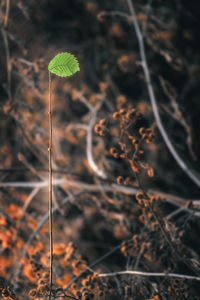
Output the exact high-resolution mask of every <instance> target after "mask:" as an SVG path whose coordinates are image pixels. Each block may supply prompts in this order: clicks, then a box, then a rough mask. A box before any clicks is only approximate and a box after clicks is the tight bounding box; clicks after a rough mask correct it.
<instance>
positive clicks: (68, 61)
mask: <svg viewBox="0 0 200 300" xmlns="http://www.w3.org/2000/svg"><path fill="white" fill-rule="evenodd" d="M48 70H49V149H48V150H49V248H50V266H49V299H51V296H52V283H53V219H52V112H51V73H53V74H55V75H57V76H60V77H68V76H71V75H73V74H74V73H76V72H77V71H79V70H80V69H79V63H78V60H77V59H76V57H75V56H74V55H73V54H71V53H67V52H64V53H59V54H57V55H56V56H55V57H54V58H53V59H52V60H51V61H50V63H49V65H48Z"/></svg>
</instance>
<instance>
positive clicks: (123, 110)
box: [119, 108, 126, 116]
mask: <svg viewBox="0 0 200 300" xmlns="http://www.w3.org/2000/svg"><path fill="white" fill-rule="evenodd" d="M119 114H120V115H121V116H124V115H125V114H126V109H125V108H122V109H120V111H119Z"/></svg>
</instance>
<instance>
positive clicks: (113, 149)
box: [109, 147, 118, 156]
mask: <svg viewBox="0 0 200 300" xmlns="http://www.w3.org/2000/svg"><path fill="white" fill-rule="evenodd" d="M109 152H110V154H111V155H112V156H114V155H116V154H118V150H117V149H116V148H114V147H113V148H110V151H109Z"/></svg>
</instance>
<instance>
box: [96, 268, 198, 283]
mask: <svg viewBox="0 0 200 300" xmlns="http://www.w3.org/2000/svg"><path fill="white" fill-rule="evenodd" d="M117 275H135V276H146V277H170V278H171V277H174V278H181V279H189V280H197V281H200V277H197V276H190V275H182V274H176V273H150V272H142V271H129V270H126V271H119V272H114V273H107V274H106V273H105V274H103V273H102V274H98V276H99V277H113V276H117Z"/></svg>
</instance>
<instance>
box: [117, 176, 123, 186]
mask: <svg viewBox="0 0 200 300" xmlns="http://www.w3.org/2000/svg"><path fill="white" fill-rule="evenodd" d="M123 182H124V178H123V177H122V176H118V177H117V184H123Z"/></svg>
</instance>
